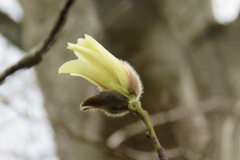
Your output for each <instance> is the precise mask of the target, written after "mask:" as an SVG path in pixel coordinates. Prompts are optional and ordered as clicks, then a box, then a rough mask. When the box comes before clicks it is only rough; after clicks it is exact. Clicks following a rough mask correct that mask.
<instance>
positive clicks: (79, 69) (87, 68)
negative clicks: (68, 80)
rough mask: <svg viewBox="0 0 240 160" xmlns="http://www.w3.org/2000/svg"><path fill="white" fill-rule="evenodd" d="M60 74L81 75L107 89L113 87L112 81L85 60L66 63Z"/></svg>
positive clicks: (60, 69)
mask: <svg viewBox="0 0 240 160" xmlns="http://www.w3.org/2000/svg"><path fill="white" fill-rule="evenodd" d="M59 73H70V74H80V75H82V77H83V78H85V77H88V78H89V79H91V80H92V81H94V82H96V83H98V84H99V85H100V86H102V87H103V88H105V89H106V88H109V87H111V85H110V83H111V80H109V79H108V78H107V77H104V76H102V74H101V73H100V72H99V71H98V70H96V69H95V68H93V67H92V66H91V65H90V64H88V63H87V61H84V60H72V61H69V62H66V63H64V64H63V65H62V66H61V67H60V68H59ZM86 79H87V78H86ZM89 79H87V80H89ZM92 81H90V82H92ZM99 85H98V86H99Z"/></svg>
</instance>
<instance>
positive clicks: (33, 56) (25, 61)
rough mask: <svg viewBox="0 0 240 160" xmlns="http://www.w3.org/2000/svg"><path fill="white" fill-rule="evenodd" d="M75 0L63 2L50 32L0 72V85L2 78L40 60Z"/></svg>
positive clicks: (57, 33)
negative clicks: (27, 52)
mask: <svg viewBox="0 0 240 160" xmlns="http://www.w3.org/2000/svg"><path fill="white" fill-rule="evenodd" d="M74 1H75V0H67V1H66V3H65V4H64V6H63V8H62V10H61V11H60V14H59V16H58V18H57V21H56V23H55V25H54V26H53V28H52V30H51V32H50V33H49V35H48V37H47V38H46V39H45V40H44V41H43V42H42V43H40V44H39V45H38V46H37V47H34V48H33V49H31V50H30V51H29V54H26V55H25V56H24V57H23V58H22V59H21V60H19V61H18V62H17V63H16V64H14V65H12V66H10V67H9V68H7V69H6V70H5V71H3V72H2V73H1V74H0V85H1V84H3V82H4V80H5V79H6V78H7V77H8V76H10V75H12V74H13V73H15V72H16V71H18V70H20V69H28V68H31V67H33V66H35V65H37V64H38V63H40V62H41V61H42V57H43V55H44V54H45V53H46V52H47V51H48V50H49V48H50V47H51V46H52V45H53V44H54V42H55V41H56V39H57V37H58V35H59V33H60V31H61V30H62V28H63V26H64V24H65V21H66V18H67V14H68V12H69V9H70V7H71V6H72V4H73V2H74Z"/></svg>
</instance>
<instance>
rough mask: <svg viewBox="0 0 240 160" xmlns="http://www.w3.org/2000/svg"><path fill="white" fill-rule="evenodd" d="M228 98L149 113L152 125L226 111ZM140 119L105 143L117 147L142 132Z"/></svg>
mask: <svg viewBox="0 0 240 160" xmlns="http://www.w3.org/2000/svg"><path fill="white" fill-rule="evenodd" d="M231 104H232V103H231V100H230V99H223V98H221V97H212V98H209V99H207V100H205V101H201V102H199V103H196V104H194V105H195V106H196V108H198V109H197V110H195V109H194V110H192V109H191V107H189V108H183V107H181V106H178V107H175V108H174V109H171V110H169V111H165V112H159V113H156V114H153V115H149V117H150V119H151V122H152V125H153V126H159V125H163V124H166V123H169V122H175V121H178V120H180V119H182V118H187V117H191V116H196V115H198V114H204V113H208V112H212V111H215V110H218V111H226V110H228V109H229V108H228V106H229V105H231ZM133 128H134V129H133ZM144 130H145V129H144V127H143V126H142V122H141V121H137V122H134V123H132V124H130V125H127V126H125V127H123V128H121V129H120V130H118V131H116V132H115V133H113V134H112V135H111V136H109V138H108V140H107V145H108V146H109V147H110V148H117V147H118V146H119V145H120V144H121V143H123V142H124V141H125V140H126V139H127V138H129V137H132V136H134V135H137V134H139V133H142V132H143V131H144Z"/></svg>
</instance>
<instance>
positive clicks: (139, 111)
mask: <svg viewBox="0 0 240 160" xmlns="http://www.w3.org/2000/svg"><path fill="white" fill-rule="evenodd" d="M128 109H129V110H130V111H131V112H132V113H135V114H136V115H138V116H139V117H140V118H141V119H142V121H143V122H144V124H145V126H146V127H147V129H148V131H147V137H148V138H149V139H150V140H151V142H152V144H153V146H154V148H155V150H156V151H157V153H158V158H159V160H168V158H167V156H166V154H165V152H164V149H163V147H162V146H161V144H160V142H159V140H158V137H157V135H156V133H155V131H154V128H153V125H152V123H151V121H150V118H149V116H148V113H147V111H145V110H143V108H142V107H141V103H140V102H138V101H135V102H133V103H130V104H129V106H128Z"/></svg>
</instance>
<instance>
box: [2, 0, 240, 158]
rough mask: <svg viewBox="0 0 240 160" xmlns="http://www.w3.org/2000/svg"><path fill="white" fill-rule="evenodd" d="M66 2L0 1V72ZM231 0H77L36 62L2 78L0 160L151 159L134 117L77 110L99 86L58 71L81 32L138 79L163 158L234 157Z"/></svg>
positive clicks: (236, 111) (236, 37)
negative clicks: (123, 62)
mask: <svg viewBox="0 0 240 160" xmlns="http://www.w3.org/2000/svg"><path fill="white" fill-rule="evenodd" d="M64 3H65V1H55V0H34V1H29V0H0V71H1V72H2V71H3V70H4V69H5V68H7V67H8V66H10V65H11V64H14V63H16V62H17V61H18V60H19V59H20V58H21V57H22V56H23V55H24V54H26V51H28V50H30V49H31V48H34V47H35V46H36V45H37V44H39V43H40V42H42V41H43V40H44V39H45V38H46V37H47V35H48V34H49V32H50V30H51V28H52V26H53V24H54V23H55V21H56V18H57V16H58V14H59V11H60V9H61V8H62V6H63V4H64ZM239 8H240V1H239V0H228V1H225V0H212V1H211V0H201V1H197V0H182V1H179V0H78V1H76V2H75V4H74V6H73V7H72V8H71V11H70V13H69V15H68V20H67V22H66V25H65V26H64V29H63V32H61V34H60V36H59V38H58V39H57V41H56V43H55V44H54V46H53V47H52V48H51V49H50V50H49V51H48V53H47V54H46V55H45V56H44V59H43V61H42V62H41V63H40V64H39V65H37V66H36V67H35V68H32V69H29V70H21V71H19V72H18V73H17V74H15V75H14V76H12V77H11V78H9V79H8V80H7V81H6V82H5V83H4V84H2V85H1V86H0V160H93V159H98V160H113V159H114V160H148V159H151V160H157V154H156V153H155V151H154V149H153V146H152V145H151V143H150V141H149V140H148V139H147V138H146V137H145V127H144V125H143V124H142V122H141V121H140V120H139V119H138V117H136V116H134V115H132V114H128V115H127V116H125V117H123V118H108V117H106V116H105V115H103V114H102V113H101V112H87V113H83V112H81V111H80V110H79V105H80V103H81V102H82V101H83V100H84V99H85V98H87V97H89V96H92V95H94V94H96V93H97V89H96V87H95V86H93V85H91V84H90V83H89V82H87V81H85V80H84V79H81V78H77V77H71V76H69V75H59V74H58V73H57V72H58V68H59V67H60V66H61V65H62V64H63V63H64V62H66V61H68V60H71V59H75V58H76V57H75V55H74V54H72V52H71V51H68V50H67V49H66V46H67V42H72V43H76V42H77V39H78V38H80V37H84V34H89V35H91V36H92V37H94V38H95V39H97V40H98V41H99V42H100V43H101V44H103V46H105V48H107V49H108V50H109V51H110V52H111V53H112V54H114V55H115V56H116V57H118V58H120V59H123V60H126V61H128V62H129V63H130V64H132V66H134V67H135V69H136V71H137V72H138V73H139V75H140V77H141V78H142V81H143V85H144V94H143V96H142V99H141V102H142V106H143V107H144V108H145V109H146V110H147V111H148V112H149V114H150V117H151V120H152V122H153V124H154V127H155V129H156V132H157V135H158V137H159V140H160V142H161V144H162V146H163V147H164V148H165V150H166V153H167V155H168V157H169V159H170V160H226V159H227V160H240V121H239V120H240V101H239V98H240V81H239V79H240V70H239V67H240V53H239V52H240V19H239V18H238V14H239Z"/></svg>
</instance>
